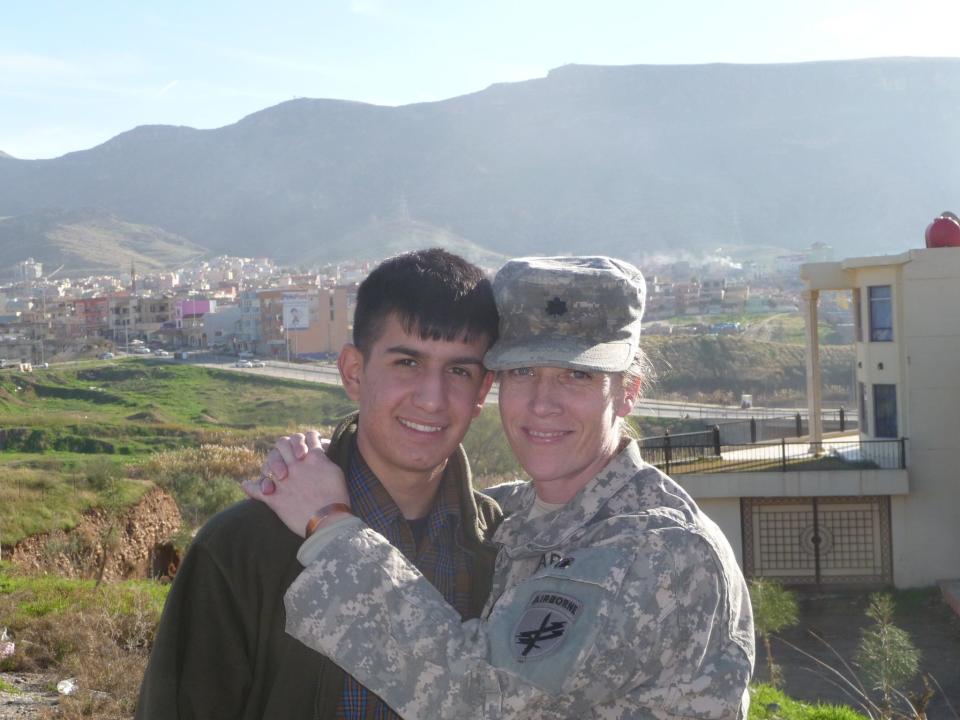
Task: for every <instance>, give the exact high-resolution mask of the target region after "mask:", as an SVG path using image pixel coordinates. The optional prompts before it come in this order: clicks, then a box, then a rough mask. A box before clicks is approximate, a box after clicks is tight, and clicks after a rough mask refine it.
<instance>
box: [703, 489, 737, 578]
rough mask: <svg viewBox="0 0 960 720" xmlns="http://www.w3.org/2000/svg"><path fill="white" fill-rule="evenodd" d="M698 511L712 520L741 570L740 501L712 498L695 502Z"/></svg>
mask: <svg viewBox="0 0 960 720" xmlns="http://www.w3.org/2000/svg"><path fill="white" fill-rule="evenodd" d="M697 505H699V506H700V509H701V510H703V512H704V513H705V514H706V515H707V517H709V518H710V519H711V520H713V521H714V522H715V523H716V524H717V525H718V526H720V529H721V530H722V531H723V534H724V535H726V537H727V540H728V541H729V542H730V547H732V548H733V554H734V555H736V557H737V564H738V565H740V567H741V568H743V533H742V532H741V531H740V500H739V499H738V498H712V499H705V500H697Z"/></svg>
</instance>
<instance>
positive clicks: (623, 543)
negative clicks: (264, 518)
mask: <svg viewBox="0 0 960 720" xmlns="http://www.w3.org/2000/svg"><path fill="white" fill-rule="evenodd" d="M492 494H494V496H495V497H497V499H498V500H500V501H502V502H503V503H504V504H505V505H506V507H505V511H506V512H507V513H508V514H509V513H510V511H511V510H515V511H516V512H514V513H513V514H512V516H511V517H508V518H507V520H505V521H504V522H503V524H502V525H501V526H500V527H499V529H498V530H497V532H496V533H495V535H494V539H495V541H496V542H497V543H499V544H500V545H501V546H502V547H501V551H500V554H499V556H498V558H497V566H496V570H495V573H494V582H493V590H492V593H491V596H490V597H491V599H490V601H489V602H488V603H487V607H486V608H485V609H484V613H483V615H482V619H480V620H470V621H467V622H465V623H461V622H460V619H459V617H458V616H457V614H456V612H454V611H453V610H452V609H451V608H450V607H449V606H448V605H447V604H446V603H445V602H443V598H441V597H440V595H439V593H437V591H436V590H435V589H434V588H433V587H431V586H430V585H429V584H428V583H427V582H426V581H425V580H424V579H423V578H422V576H420V575H419V573H418V572H417V571H416V569H415V568H413V567H412V566H411V565H410V564H409V563H408V562H407V561H406V560H405V559H404V558H403V556H402V555H400V553H398V552H397V551H396V550H395V549H394V548H393V547H392V546H391V545H389V544H388V543H387V542H386V541H385V540H384V539H383V537H381V536H380V535H378V534H377V533H375V532H373V531H372V530H370V529H368V528H366V527H365V526H364V525H363V524H362V523H360V522H359V521H357V520H353V519H351V520H345V521H342V522H340V523H336V524H334V525H331V526H329V527H328V528H326V529H325V531H324V532H323V534H322V535H321V536H320V537H319V538H317V539H316V540H314V538H311V540H308V541H307V542H306V543H305V544H304V546H303V548H301V555H300V557H301V561H308V560H311V559H312V562H310V563H309V565H308V566H307V568H306V569H305V570H304V572H303V573H302V574H301V575H300V577H299V578H298V579H297V580H296V581H295V583H294V584H293V585H292V586H291V588H290V590H289V591H288V592H287V596H286V606H287V631H288V632H290V633H291V634H292V635H294V636H295V637H297V638H298V639H300V640H301V641H303V642H304V643H306V644H307V645H309V646H310V647H312V648H314V649H316V650H319V651H320V652H323V653H324V654H326V655H328V656H329V657H330V658H331V659H333V660H334V661H335V662H336V663H337V664H338V665H341V666H342V667H344V668H345V669H347V670H348V671H349V672H351V673H352V674H354V675H355V676H356V677H357V679H358V680H360V682H362V683H363V684H364V685H366V686H367V687H369V688H370V689H371V690H372V691H374V692H376V693H377V694H378V695H379V696H380V697H382V698H383V699H384V700H386V701H387V702H388V703H389V704H390V705H391V706H392V707H394V708H395V709H396V710H397V711H398V712H399V713H400V714H401V715H402V716H404V717H405V718H408V719H413V718H451V719H452V718H465V717H484V718H591V717H593V718H611V719H612V718H619V719H621V720H627V719H628V718H657V719H659V720H664V719H668V718H669V719H675V718H701V719H704V720H706V719H710V720H721V719H727V718H729V719H730V720H734V719H737V720H739V719H740V718H745V717H746V709H747V703H748V700H747V694H746V689H747V683H748V681H749V679H750V675H751V672H752V668H753V658H754V646H753V620H752V616H751V612H750V602H749V596H748V594H747V589H746V585H745V583H744V580H743V576H742V575H741V573H740V570H739V568H738V567H737V564H736V561H735V558H734V556H733V552H732V550H731V549H730V546H729V544H728V543H727V541H726V539H725V538H724V536H723V535H722V534H721V532H720V530H719V529H718V528H717V526H716V525H714V523H713V522H712V521H711V520H709V519H708V518H707V517H706V516H704V515H703V513H701V512H700V510H699V509H698V508H697V506H696V505H695V503H694V502H693V500H691V499H690V497H689V496H688V495H687V493H686V492H685V491H684V490H683V489H682V488H680V487H679V486H678V485H677V484H676V483H674V482H673V481H672V480H671V479H670V478H668V477H667V476H666V475H663V474H662V473H660V472H659V471H658V470H656V469H655V468H653V467H651V466H649V465H647V464H645V463H644V462H643V460H642V459H641V458H640V452H639V449H638V448H637V445H636V443H629V444H628V445H627V447H626V448H625V449H624V450H623V451H622V452H621V453H620V454H619V455H618V456H617V457H616V458H615V459H614V460H612V461H611V462H610V463H609V464H608V465H607V467H606V468H604V470H602V471H601V472H600V474H599V475H598V476H597V477H596V478H595V479H593V480H592V481H590V482H589V483H588V484H587V485H586V487H584V488H583V489H582V490H581V491H580V493H579V494H578V495H577V496H576V497H575V498H573V499H572V500H571V501H570V502H569V503H567V504H566V505H565V506H564V507H563V508H561V509H559V510H555V511H553V512H550V513H548V514H546V515H543V516H541V517H537V518H535V519H532V520H531V519H529V518H528V514H529V510H530V508H531V506H532V505H533V499H534V493H533V488H532V486H530V485H510V486H504V487H502V488H499V489H497V490H496V491H495V492H494V493H492ZM518 508H519V510H518ZM315 537H316V536H315ZM305 564H306V563H305Z"/></svg>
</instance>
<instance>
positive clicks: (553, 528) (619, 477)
mask: <svg viewBox="0 0 960 720" xmlns="http://www.w3.org/2000/svg"><path fill="white" fill-rule="evenodd" d="M642 465H643V460H642V459H641V457H640V448H639V446H638V445H637V443H636V441H634V440H631V441H629V442H628V443H627V445H626V446H625V447H624V448H623V449H622V450H621V451H620V452H619V453H617V455H615V456H614V458H613V459H612V460H611V461H610V462H609V463H607V465H606V466H605V467H604V468H603V469H602V470H601V471H600V472H599V473H598V474H597V475H596V477H594V478H593V479H592V480H590V481H589V482H588V483H587V484H586V485H584V486H583V487H582V488H581V489H580V491H579V492H578V493H577V494H576V495H574V496H573V498H572V499H571V500H570V502H568V503H567V504H566V505H564V506H563V507H562V508H560V509H559V510H555V511H554V512H551V513H547V514H546V515H542V516H540V517H538V518H535V519H533V520H529V519H528V514H529V513H528V511H523V512H520V513H517V514H515V515H511V516H510V517H508V518H507V519H506V520H504V521H503V524H502V525H501V526H500V528H499V529H498V530H497V532H496V535H495V536H494V540H495V541H496V542H497V543H499V544H501V545H503V550H504V552H506V553H507V555H508V556H510V557H517V556H520V555H524V554H528V553H533V554H540V553H543V552H544V551H546V550H551V549H553V548H556V547H558V546H560V545H563V544H564V543H566V542H567V540H569V538H570V536H571V535H573V533H575V532H576V531H577V530H579V529H580V528H582V527H584V526H586V525H589V524H590V523H591V522H592V520H593V518H594V517H596V515H597V513H599V512H600V510H601V509H602V508H603V506H604V505H606V504H607V501H608V500H610V498H612V497H613V496H614V495H616V494H617V493H618V492H619V491H620V490H621V489H622V488H623V487H624V486H625V485H626V484H627V483H628V482H629V481H630V479H631V478H632V477H633V476H634V475H636V474H637V468H638V467H640V466H642ZM527 493H528V497H527V498H526V499H527V502H526V503H525V507H526V508H527V509H528V510H529V508H532V506H533V500H534V490H533V484H532V483H531V486H530V487H529V489H527Z"/></svg>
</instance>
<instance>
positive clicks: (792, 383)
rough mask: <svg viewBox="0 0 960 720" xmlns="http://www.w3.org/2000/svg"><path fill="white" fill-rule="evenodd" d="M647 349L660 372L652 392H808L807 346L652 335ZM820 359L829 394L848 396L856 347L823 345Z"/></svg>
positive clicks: (760, 395) (704, 395) (733, 396)
mask: <svg viewBox="0 0 960 720" xmlns="http://www.w3.org/2000/svg"><path fill="white" fill-rule="evenodd" d="M643 347H644V350H645V351H646V352H647V354H648V355H649V356H650V360H651V362H652V364H653V366H654V369H655V370H656V373H657V380H656V383H655V384H654V386H653V388H652V391H651V394H652V395H654V396H656V397H660V396H669V395H671V394H674V395H676V396H678V397H684V398H688V399H691V400H696V399H703V400H712V401H717V402H728V403H730V402H735V401H736V402H739V399H740V395H741V394H742V393H750V394H752V395H753V396H754V402H755V403H759V402H761V401H763V400H764V399H769V400H786V399H797V398H802V397H803V394H804V393H805V391H806V358H805V355H804V352H805V350H804V346H803V345H794V344H787V343H778V342H767V341H762V340H751V339H749V338H745V337H741V336H726V335H719V336H718V335H680V336H676V337H672V336H667V337H658V336H650V337H647V338H646V339H645V340H644V343H643ZM820 363H821V372H822V377H823V384H824V387H825V389H826V392H825V394H826V395H833V394H837V392H839V394H840V395H841V396H842V397H845V396H848V395H849V391H850V387H849V386H850V378H851V377H852V369H853V364H854V353H853V348H852V347H849V346H822V347H821V348H820Z"/></svg>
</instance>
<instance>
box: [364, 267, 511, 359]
mask: <svg viewBox="0 0 960 720" xmlns="http://www.w3.org/2000/svg"><path fill="white" fill-rule="evenodd" d="M391 315H394V316H396V318H397V319H398V320H399V321H400V323H401V325H402V326H403V329H404V330H405V331H406V332H408V333H413V332H419V334H420V337H421V338H422V339H424V340H448V341H450V340H458V339H460V338H464V339H465V340H467V341H468V342H470V341H471V340H473V339H475V338H479V337H485V338H486V339H487V347H489V346H490V345H492V344H493V343H494V342H495V341H496V339H497V333H498V330H497V327H498V317H499V316H498V315H497V305H496V303H495V302H494V300H493V289H492V288H491V286H490V281H489V280H488V279H487V277H486V276H485V275H484V274H483V271H482V270H481V269H480V268H478V267H477V266H476V265H474V264H473V263H469V262H467V261H466V260H464V259H463V258H462V257H459V256H457V255H454V254H453V253H449V252H447V251H446V250H443V249H442V248H430V249H429V250H417V251H415V252H409V253H404V254H403V255H397V256H396V257H392V258H389V259H388V260H384V261H383V262H382V263H380V264H379V265H378V266H377V267H376V268H374V270H373V272H371V273H370V274H369V275H368V276H367V277H366V279H364V281H363V282H362V283H360V287H359V289H358V290H357V305H356V310H355V311H354V315H353V344H354V345H356V346H357V348H359V350H360V352H361V353H363V355H364V357H368V356H369V352H370V349H371V348H372V347H373V344H374V343H375V342H376V341H377V339H378V338H379V337H380V333H381V332H382V331H383V324H384V322H385V321H386V320H387V318H388V317H390V316H391Z"/></svg>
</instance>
